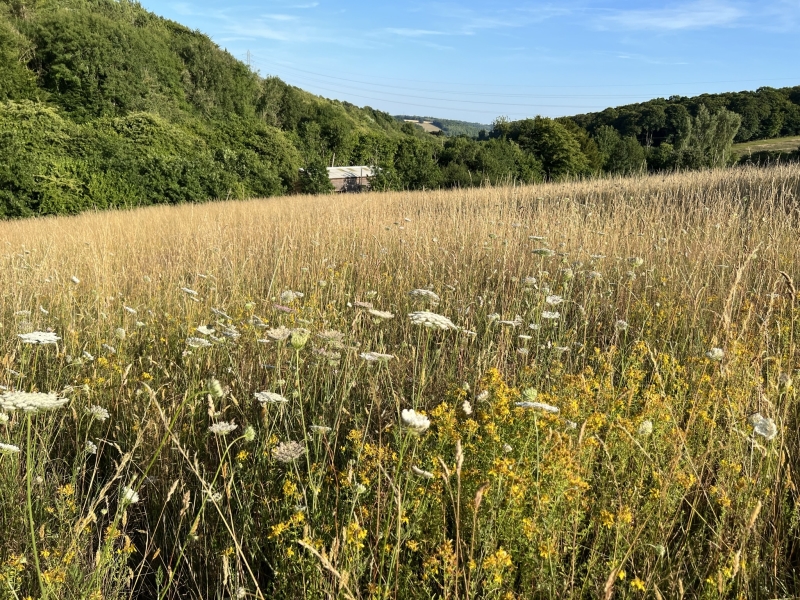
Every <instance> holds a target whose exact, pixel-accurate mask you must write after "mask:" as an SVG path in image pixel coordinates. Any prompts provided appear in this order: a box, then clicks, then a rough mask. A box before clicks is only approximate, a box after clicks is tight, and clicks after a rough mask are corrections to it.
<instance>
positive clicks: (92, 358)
mask: <svg viewBox="0 0 800 600" xmlns="http://www.w3.org/2000/svg"><path fill="white" fill-rule="evenodd" d="M82 356H83V358H85V359H86V360H88V361H89V362H92V361H93V360H94V356H92V355H91V354H89V353H88V352H87V351H86V350H84V351H83V354H82Z"/></svg>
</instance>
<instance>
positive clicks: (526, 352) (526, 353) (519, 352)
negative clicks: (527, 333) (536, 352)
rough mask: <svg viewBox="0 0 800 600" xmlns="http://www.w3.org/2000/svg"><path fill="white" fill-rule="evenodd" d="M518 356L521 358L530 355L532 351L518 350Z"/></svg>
mask: <svg viewBox="0 0 800 600" xmlns="http://www.w3.org/2000/svg"><path fill="white" fill-rule="evenodd" d="M517 354H519V355H521V356H527V355H528V354H530V350H528V349H527V348H517Z"/></svg>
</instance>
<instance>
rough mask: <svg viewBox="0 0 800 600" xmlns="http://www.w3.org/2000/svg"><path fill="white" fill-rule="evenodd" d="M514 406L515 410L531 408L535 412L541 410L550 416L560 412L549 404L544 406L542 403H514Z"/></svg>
mask: <svg viewBox="0 0 800 600" xmlns="http://www.w3.org/2000/svg"><path fill="white" fill-rule="evenodd" d="M514 406H516V407H517V408H533V409H535V410H541V411H544V412H546V413H552V414H558V413H559V412H560V411H559V409H558V407H557V406H551V405H549V404H545V403H544V402H527V401H523V402H515V403H514Z"/></svg>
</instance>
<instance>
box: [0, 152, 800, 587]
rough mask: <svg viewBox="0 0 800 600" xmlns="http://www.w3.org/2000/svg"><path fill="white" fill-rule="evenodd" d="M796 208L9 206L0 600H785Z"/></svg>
mask: <svg viewBox="0 0 800 600" xmlns="http://www.w3.org/2000/svg"><path fill="white" fill-rule="evenodd" d="M799 198H800V167H797V166H792V167H789V166H784V167H776V168H771V169H763V170H759V169H755V168H748V169H734V170H727V171H715V172H706V173H687V174H677V175H672V176H657V177H656V176H653V177H646V178H638V179H613V180H605V181H594V182H587V183H564V184H551V185H541V186H535V187H516V188H515V187H508V188H494V189H492V188H488V189H471V190H466V191H449V192H426V193H389V194H377V193H375V194H361V195H346V196H326V197H293V198H276V199H271V200H263V201H250V202H236V203H214V204H207V205H202V206H179V207H161V208H150V209H145V210H139V211H132V212H115V213H102V214H86V215H82V216H78V217H70V218H57V219H40V220H29V221H20V222H5V223H2V224H0V243H2V244H3V246H2V247H3V248H4V250H3V255H2V270H0V289H1V290H2V300H0V302H1V303H2V304H0V325H2V328H0V344H1V345H2V347H0V357H2V372H0V384H2V385H3V386H4V389H5V391H2V392H0V409H1V412H0V443H2V444H3V446H0V519H2V527H0V589H2V592H0V597H8V598H25V597H28V596H31V597H37V598H92V599H95V600H99V599H100V598H106V599H116V598H158V599H159V600H161V599H162V598H198V599H199V598H264V599H265V598H300V597H308V598H359V599H360V598H364V599H367V598H376V599H377V598H402V599H406V598H425V599H427V598H452V599H456V598H462V599H467V598H598V597H600V598H603V597H605V598H612V597H614V598H645V597H647V598H683V597H685V598H739V597H741V598H778V597H794V596H797V595H798V594H800V580H798V577H797V574H796V570H797V565H798V560H800V555H799V554H798V546H797V542H796V540H797V539H798V528H800V509H798V504H797V495H798V490H797V487H796V486H797V483H796V482H795V478H796V477H797V475H796V473H797V472H798V468H800V460H798V456H800V454H798V450H799V449H798V443H800V433H798V425H799V423H798V403H797V394H796V390H795V387H794V386H793V379H797V376H796V369H797V368H798V367H799V366H800V365H799V364H798V353H797V348H796V344H797V340H796V338H795V333H796V328H797V326H798V316H800V314H799V313H798V307H797V297H796V286H797V285H798V280H799V278H800V244H798V242H797V240H798V238H800V212H798V199H799ZM36 332H39V333H38V334H36ZM54 336H55V337H57V338H59V339H54ZM49 339H52V340H53V341H55V343H53V344H49V343H45V344H35V343H27V342H34V341H36V340H38V341H41V342H47V341H49ZM23 392H28V394H26V393H23ZM36 392H40V393H43V394H44V393H49V392H53V393H54V394H56V396H55V398H58V399H63V400H64V402H63V403H62V402H61V401H58V400H55V399H54V397H53V396H46V395H37V394H36ZM47 403H49V404H50V405H51V406H50V407H49V408H48V407H47V406H45V405H46V404H47ZM25 408H27V409H28V410H24V409H25ZM411 411H415V412H411Z"/></svg>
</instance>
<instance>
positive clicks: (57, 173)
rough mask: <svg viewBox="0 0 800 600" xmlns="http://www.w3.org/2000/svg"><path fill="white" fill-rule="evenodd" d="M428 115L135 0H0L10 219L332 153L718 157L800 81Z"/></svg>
mask: <svg viewBox="0 0 800 600" xmlns="http://www.w3.org/2000/svg"><path fill="white" fill-rule="evenodd" d="M440 122H441V125H440V126H441V127H442V129H443V130H446V131H448V132H449V133H450V136H449V137H448V136H441V135H439V136H436V135H430V134H427V133H425V132H424V131H422V130H421V129H420V128H418V127H415V126H414V125H412V124H410V123H402V122H400V121H398V120H397V119H395V118H393V117H392V116H391V115H389V114H387V113H384V112H381V111H378V110H373V109H371V108H369V107H364V108H359V107H357V106H355V105H352V104H349V103H347V102H340V101H336V100H327V99H324V98H321V97H318V96H314V95H312V94H310V93H307V92H305V91H303V90H301V89H299V88H296V87H293V86H291V85H288V84H286V83H284V82H283V81H281V80H280V79H278V78H275V77H267V78H262V77H260V76H259V75H258V74H256V73H253V72H252V71H251V70H250V69H248V67H247V66H246V65H244V64H243V63H242V62H240V61H238V60H236V59H235V58H233V57H232V56H231V55H230V54H228V53H227V52H225V51H223V50H221V49H220V48H219V47H218V46H217V45H215V44H214V42H212V41H211V40H210V39H209V38H208V37H206V36H205V35H202V34H201V33H199V32H196V31H192V30H190V29H188V28H186V27H184V26H182V25H180V24H178V23H175V22H173V21H169V20H166V19H163V18H161V17H158V16H156V15H154V14H152V13H149V12H147V11H146V10H144V9H143V8H142V7H141V6H140V5H138V4H137V3H135V2H130V1H129V0H119V1H114V0H0V217H6V218H8V217H24V216H32V215H42V214H59V213H76V212H80V211H83V210H87V209H103V208H110V207H133V206H142V205H149V204H161V203H181V202H197V201H205V200H209V199H226V198H246V197H253V196H275V195H282V194H292V193H323V192H328V191H330V189H331V188H330V184H329V182H328V179H327V174H326V171H325V167H326V166H330V165H331V164H335V165H353V164H360V165H370V166H376V167H379V170H378V175H377V176H376V177H375V178H374V181H373V187H374V188H377V189H395V190H396V189H425V188H427V189H430V188H437V187H467V186H479V185H484V184H487V183H488V184H500V183H506V182H509V183H510V182H520V183H533V182H539V181H546V180H557V179H563V178H570V177H589V176H597V175H602V174H604V173H634V172H642V171H659V170H676V169H700V168H707V167H716V166H724V165H730V164H733V163H734V162H735V161H736V158H735V156H734V155H733V153H732V152H731V145H732V144H733V143H734V142H739V141H748V140H757V139H767V138H773V137H781V136H791V135H800V86H798V87H793V88H784V89H773V88H760V89H758V90H756V91H754V92H738V93H728V94H716V95H703V96H698V97H694V98H682V97H671V98H668V99H658V100H652V101H649V102H645V103H641V104H633V105H628V106H623V107H618V108H609V109H606V110H604V111H602V112H599V113H592V114H586V115H577V116H574V117H568V118H566V117H565V118H559V119H549V118H543V117H536V118H531V119H525V120H520V121H509V120H507V119H503V118H499V119H497V120H496V121H495V122H494V123H493V124H492V126H491V127H490V128H489V129H486V130H480V131H478V132H477V134H476V132H475V130H474V129H470V128H468V127H465V128H464V129H463V131H459V130H458V127H459V125H458V123H459V122H456V121H446V120H440ZM466 125H474V124H466ZM778 158H780V159H785V160H794V159H797V158H798V152H797V151H795V152H788V153H785V156H783V155H782V156H781V157H778Z"/></svg>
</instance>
